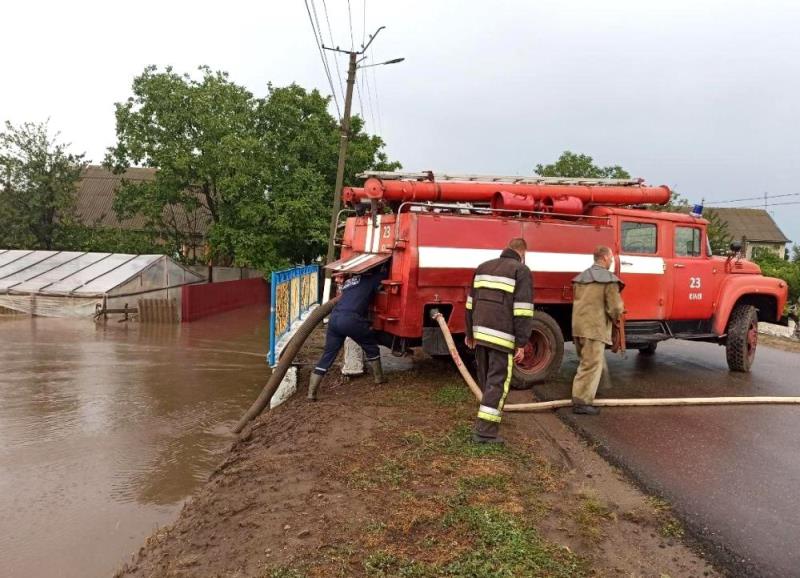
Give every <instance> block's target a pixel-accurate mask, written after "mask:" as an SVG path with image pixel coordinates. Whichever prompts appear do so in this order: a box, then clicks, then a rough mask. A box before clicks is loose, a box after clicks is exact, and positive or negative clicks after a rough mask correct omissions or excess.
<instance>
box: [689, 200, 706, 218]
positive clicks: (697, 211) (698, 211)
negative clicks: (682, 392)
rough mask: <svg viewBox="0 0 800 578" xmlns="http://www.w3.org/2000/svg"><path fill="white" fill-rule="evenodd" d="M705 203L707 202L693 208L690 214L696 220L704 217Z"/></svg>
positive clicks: (701, 202)
mask: <svg viewBox="0 0 800 578" xmlns="http://www.w3.org/2000/svg"><path fill="white" fill-rule="evenodd" d="M704 202H705V199H703V200H702V201H700V204H698V205H694V206H693V207H692V212H691V213H689V214H690V215H691V216H692V217H694V218H695V219H699V218H700V217H702V216H703V203H704Z"/></svg>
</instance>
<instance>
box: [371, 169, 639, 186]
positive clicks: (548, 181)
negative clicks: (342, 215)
mask: <svg viewBox="0 0 800 578" xmlns="http://www.w3.org/2000/svg"><path fill="white" fill-rule="evenodd" d="M357 176H358V177H359V178H361V179H368V178H370V177H372V178H376V179H381V180H385V181H434V182H435V181H458V182H481V183H514V184H522V185H592V186H614V187H634V186H639V185H641V184H642V183H644V179H590V178H580V177H578V178H576V177H540V176H537V175H533V176H528V177H526V176H520V175H472V174H463V175H461V174H447V173H444V174H436V175H434V173H433V171H422V172H402V171H364V172H363V173H360V174H359V175H357Z"/></svg>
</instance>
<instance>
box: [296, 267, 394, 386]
mask: <svg viewBox="0 0 800 578" xmlns="http://www.w3.org/2000/svg"><path fill="white" fill-rule="evenodd" d="M386 276H387V273H386V269H385V267H379V268H375V269H372V270H371V271H367V272H366V273H362V274H360V275H352V276H350V277H348V278H347V279H345V281H344V283H343V284H342V289H341V297H340V298H339V301H338V302H337V303H336V306H335V307H334V308H333V311H332V312H331V315H330V318H329V320H328V333H327V335H326V336H325V351H324V352H323V353H322V357H321V358H320V360H319V362H318V363H317V365H316V367H315V368H314V371H313V372H312V373H311V380H310V381H309V384H308V399H310V400H312V401H316V399H317V389H318V388H319V384H320V383H321V382H322V378H323V377H325V373H327V371H328V369H330V367H331V365H333V362H334V360H335V359H336V356H337V355H338V354H339V350H341V349H342V346H343V345H344V340H345V338H347V337H349V338H350V339H352V340H353V341H355V342H356V343H358V345H360V346H361V349H363V350H364V353H365V354H366V358H367V365H369V367H370V369H371V370H372V375H373V378H374V380H375V383H385V382H386V379H385V378H384V376H383V366H382V365H381V352H380V349H379V348H378V340H377V338H376V336H375V332H374V331H373V330H372V327H371V326H370V322H369V319H368V318H367V315H368V313H369V304H370V302H371V301H372V297H373V296H374V295H375V293H377V292H378V289H380V286H381V281H383V280H384V279H386Z"/></svg>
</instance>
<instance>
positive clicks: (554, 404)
mask: <svg viewBox="0 0 800 578" xmlns="http://www.w3.org/2000/svg"><path fill="white" fill-rule="evenodd" d="M431 317H432V318H433V319H434V320H435V321H436V322H437V323H438V324H439V327H440V328H441V330H442V334H443V335H444V339H445V341H446V342H447V349H448V350H449V351H450V356H451V357H452V358H453V361H454V362H455V364H456V367H457V368H458V371H459V372H460V373H461V377H463V378H464V381H466V382H467V385H468V386H469V389H470V390H471V391H472V393H473V395H474V396H475V399H477V400H478V403H480V401H481V399H482V397H483V394H482V393H481V388H480V387H479V386H478V384H477V383H475V380H474V379H473V378H472V375H470V373H469V370H468V369H467V368H466V366H465V365H464V362H463V361H462V360H461V356H460V355H459V354H458V349H456V344H455V342H454V341H453V335H452V334H451V333H450V329H449V328H448V327H447V321H446V320H445V318H444V315H442V314H441V313H440V312H439V311H437V310H434V311H432V312H431ZM733 404H737V405H746V404H800V397H790V396H780V397H774V396H752V397H662V398H654V399H595V400H594V401H593V402H592V405H596V406H603V407H622V406H626V407H648V406H665V405H733ZM571 405H572V400H571V399H557V400H553V401H539V402H534V403H512V404H507V405H504V406H503V411H546V410H549V409H558V408H560V407H569V406H571Z"/></svg>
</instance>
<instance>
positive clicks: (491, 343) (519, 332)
mask: <svg viewBox="0 0 800 578" xmlns="http://www.w3.org/2000/svg"><path fill="white" fill-rule="evenodd" d="M466 322H467V323H466V330H467V337H470V338H474V339H475V341H476V342H478V343H479V344H481V345H485V346H486V347H491V348H493V349H499V350H501V351H509V352H513V351H514V349H516V348H519V347H524V346H525V344H526V343H528V340H529V339H530V335H531V328H532V324H533V282H532V280H531V271H530V269H528V268H527V267H526V266H525V264H524V263H522V261H521V259H520V257H519V255H518V254H517V252H516V251H514V250H512V249H505V250H504V251H503V252H502V253H501V254H500V257H499V258H497V259H492V260H491V261H487V262H486V263H483V264H481V265H480V266H479V267H478V268H477V269H476V270H475V275H474V277H473V278H472V287H471V288H470V292H469V295H468V296H467V303H466Z"/></svg>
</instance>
